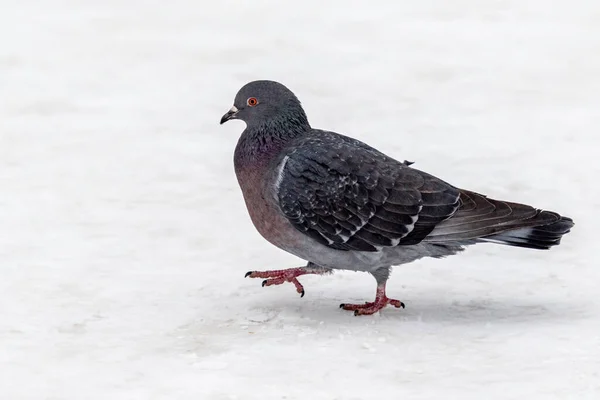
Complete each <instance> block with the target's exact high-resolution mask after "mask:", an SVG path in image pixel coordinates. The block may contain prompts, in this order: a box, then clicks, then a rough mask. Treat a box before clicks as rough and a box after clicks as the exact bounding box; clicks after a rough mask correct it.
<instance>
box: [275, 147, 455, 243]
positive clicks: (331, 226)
mask: <svg viewBox="0 0 600 400" xmlns="http://www.w3.org/2000/svg"><path fill="white" fill-rule="evenodd" d="M277 172H278V176H277V183H276V188H275V190H276V197H277V200H278V202H279V206H280V208H281V211H282V212H283V214H284V215H285V217H286V218H287V219H288V220H289V221H290V222H291V223H292V225H293V226H294V227H295V228H296V229H298V230H299V231H301V232H303V233H305V234H306V235H308V236H310V237H311V238H313V239H315V240H317V241H318V242H320V243H322V244H324V245H326V246H329V247H332V248H335V249H338V250H360V251H378V250H380V249H381V248H383V247H389V246H398V245H403V244H414V243H418V242H420V241H422V240H423V239H424V238H425V237H426V236H427V235H428V234H429V233H430V232H431V231H432V230H433V229H434V228H435V226H436V225H437V224H439V223H440V222H441V221H444V220H446V219H447V218H449V217H450V216H452V215H453V214H454V213H455V211H456V210H457V209H458V207H459V203H460V200H459V197H460V193H459V191H458V189H456V188H455V187H453V186H451V185H449V184H447V183H446V182H443V181H441V180H439V179H437V178H435V177H433V176H431V175H428V174H426V173H424V172H421V171H418V170H415V169H412V168H409V167H408V166H407V165H405V164H404V163H400V162H398V161H396V160H394V159H392V158H390V157H387V156H385V155H384V154H382V153H380V152H378V151H377V150H375V149H373V148H371V147H369V146H367V145H365V144H364V143H362V142H359V141H356V140H354V139H350V138H347V137H345V136H337V135H336V136H335V137H330V136H328V135H320V136H319V137H317V138H314V139H307V140H305V141H304V142H302V143H300V144H298V145H297V146H295V147H294V148H293V150H290V151H289V152H288V153H287V155H286V156H285V157H284V158H283V159H282V161H281V162H280V164H279V166H278V170H277Z"/></svg>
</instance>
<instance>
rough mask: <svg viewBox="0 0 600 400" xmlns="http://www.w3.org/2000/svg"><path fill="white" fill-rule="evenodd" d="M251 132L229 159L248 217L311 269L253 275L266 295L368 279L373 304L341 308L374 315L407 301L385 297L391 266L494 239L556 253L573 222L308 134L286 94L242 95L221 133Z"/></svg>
mask: <svg viewBox="0 0 600 400" xmlns="http://www.w3.org/2000/svg"><path fill="white" fill-rule="evenodd" d="M234 119H238V120H241V121H243V122H245V123H246V129H245V130H244V131H243V132H242V134H241V136H240V138H239V140H238V143H237V146H236V148H235V152H234V166H235V174H236V176H237V179H238V183H239V186H240V188H241V190H242V193H243V197H244V201H245V203H246V207H247V209H248V213H249V214H250V218H251V220H252V222H253V224H254V226H255V227H256V229H257V230H258V232H259V233H260V234H261V235H262V236H263V237H264V238H265V239H266V240H267V241H269V242H270V243H272V244H273V245H275V246H277V247H279V248H280V249H282V250H284V251H286V252H288V253H291V254H293V255H295V256H297V257H299V258H301V259H303V260H305V261H307V264H306V266H303V267H297V268H288V269H280V270H270V271H250V272H248V273H247V274H246V277H249V278H261V279H264V280H263V282H262V286H271V285H279V284H282V283H285V282H289V283H292V284H293V285H294V286H295V287H296V290H297V292H298V293H300V295H301V297H302V296H304V293H305V292H304V287H303V286H302V284H301V283H300V282H299V281H298V277H300V276H302V275H307V274H316V275H323V274H329V273H331V272H333V271H334V270H352V271H364V272H368V273H370V274H371V275H372V276H373V277H374V278H375V280H376V282H377V290H376V293H375V299H374V301H372V302H366V303H363V304H350V303H343V304H341V305H340V308H342V309H344V310H349V311H354V315H370V314H374V313H377V312H378V311H380V310H381V309H383V308H384V307H386V306H388V305H391V306H394V307H397V308H400V307H402V308H404V303H403V302H401V301H399V300H396V299H392V298H388V297H387V294H386V282H387V280H388V277H389V275H390V270H391V267H392V266H397V265H401V264H406V263H409V262H412V261H415V260H418V259H421V258H423V257H434V258H442V257H446V256H450V255H454V254H456V253H458V252H460V251H462V250H464V249H465V248H466V247H467V246H471V245H474V244H478V243H484V242H490V243H499V244H504V245H509V246H517V247H523V248H528V249H549V248H550V247H552V246H555V245H558V244H559V243H560V240H561V238H562V236H563V235H564V234H566V233H568V232H569V231H570V229H571V228H572V227H573V225H574V224H573V220H572V219H571V218H568V217H563V216H561V215H559V214H558V213H555V212H552V211H545V210H541V209H538V208H534V207H531V206H528V205H525V204H519V203H513V202H508V201H500V200H494V199H491V198H488V197H486V196H485V195H482V194H479V193H476V192H473V191H470V190H464V189H460V188H457V187H455V186H452V185H451V184H449V183H447V182H445V181H443V180H441V179H439V178H437V177H435V176H433V175H430V174H428V173H426V172H423V171H420V170H418V169H415V168H413V167H411V164H412V162H409V161H404V162H401V161H397V160H395V159H394V158H392V157H390V156H388V155H386V154H384V153H382V152H380V151H379V150H377V149H375V148H373V147H371V146H369V145H367V144H365V143H363V142H361V141H359V140H356V139H353V138H351V137H348V136H344V135H341V134H338V133H335V132H330V131H325V130H321V129H315V128H312V127H311V126H310V124H309V122H308V119H307V116H306V113H305V112H304V110H303V108H302V105H301V103H300V101H299V100H298V98H297V97H296V96H295V95H294V93H292V91H290V90H289V89H288V88H287V87H285V86H284V85H282V84H280V83H278V82H274V81H268V80H259V81H253V82H250V83H248V84H246V85H245V86H243V87H242V88H241V89H240V90H239V92H238V93H237V95H236V96H235V100H234V104H233V107H231V109H230V110H229V111H228V112H227V113H226V114H225V115H223V117H222V118H221V124H223V123H225V122H227V121H229V120H234Z"/></svg>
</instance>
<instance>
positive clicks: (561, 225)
mask: <svg viewBox="0 0 600 400" xmlns="http://www.w3.org/2000/svg"><path fill="white" fill-rule="evenodd" d="M573 225H574V223H573V220H572V219H571V218H568V217H560V219H559V220H558V221H556V222H553V223H551V224H548V225H541V226H534V227H529V228H521V229H515V230H512V231H508V232H503V233H500V234H497V235H491V236H488V237H485V238H482V240H484V241H488V242H495V243H501V244H506V245H509V246H517V247H526V248H530V249H540V250H546V249H549V248H550V247H552V246H556V245H558V244H560V239H561V238H562V237H563V235H565V234H567V233H569V232H570V230H571V228H572V227H573Z"/></svg>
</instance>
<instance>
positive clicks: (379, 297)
mask: <svg viewBox="0 0 600 400" xmlns="http://www.w3.org/2000/svg"><path fill="white" fill-rule="evenodd" d="M388 304H391V305H392V306H394V307H396V308H400V307H402V308H404V303H403V302H401V301H400V300H395V299H390V298H388V297H387V296H386V295H385V283H383V284H381V285H377V292H376V294H375V301H373V302H367V303H365V304H340V308H343V309H344V310H348V311H354V315H371V314H375V313H376V312H377V311H379V310H381V309H382V308H384V307H385V306H387V305H388Z"/></svg>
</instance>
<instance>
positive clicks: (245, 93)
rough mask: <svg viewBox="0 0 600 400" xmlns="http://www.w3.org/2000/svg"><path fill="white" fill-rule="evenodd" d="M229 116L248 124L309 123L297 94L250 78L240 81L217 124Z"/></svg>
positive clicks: (255, 125) (275, 83)
mask: <svg viewBox="0 0 600 400" xmlns="http://www.w3.org/2000/svg"><path fill="white" fill-rule="evenodd" d="M230 119H239V120H242V121H244V122H245V123H246V125H247V126H248V127H249V128H259V127H262V126H265V125H272V124H277V125H286V124H288V123H289V124H294V125H296V126H301V127H304V126H305V127H310V126H309V125H308V120H307V118H306V114H305V113H304V110H303V109H302V105H301V104H300V101H299V100H298V98H297V97H296V96H295V95H294V93H292V91H291V90H289V89H288V88H286V87H285V86H283V85H282V84H281V83H278V82H274V81H254V82H250V83H247V84H246V85H244V86H243V87H242V88H241V89H240V90H239V92H238V93H237V95H236V96H235V100H234V102H233V107H231V109H230V110H229V111H227V113H225V115H223V117H222V118H221V124H223V123H225V122H227V121H229V120H230Z"/></svg>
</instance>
